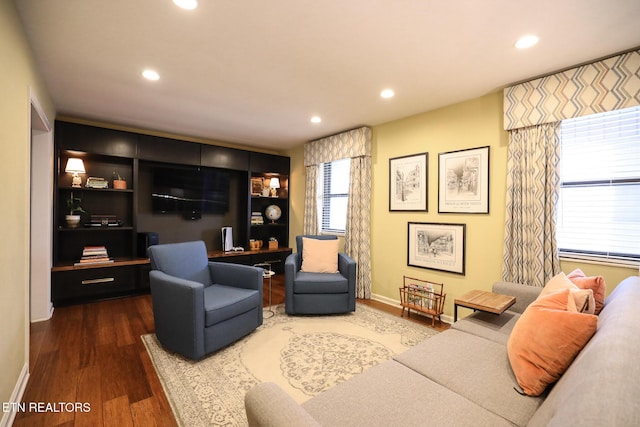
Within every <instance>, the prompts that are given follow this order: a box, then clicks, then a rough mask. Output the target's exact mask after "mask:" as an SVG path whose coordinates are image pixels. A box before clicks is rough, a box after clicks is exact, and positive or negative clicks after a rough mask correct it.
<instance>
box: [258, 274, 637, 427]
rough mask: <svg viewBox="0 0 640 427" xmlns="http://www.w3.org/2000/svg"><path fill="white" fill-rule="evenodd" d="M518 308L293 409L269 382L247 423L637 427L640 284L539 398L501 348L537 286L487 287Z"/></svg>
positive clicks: (473, 322)
mask: <svg viewBox="0 0 640 427" xmlns="http://www.w3.org/2000/svg"><path fill="white" fill-rule="evenodd" d="M493 290H494V292H499V293H503V294H509V295H514V296H516V298H517V303H516V304H515V305H514V306H512V307H511V309H510V310H508V311H507V312H505V313H503V314H502V315H500V316H495V315H492V314H487V313H482V312H475V313H473V314H471V315H470V316H468V317H466V318H464V319H462V320H460V321H458V322H456V323H455V324H454V325H453V326H452V327H451V329H449V330H447V331H445V332H442V333H440V334H438V335H436V336H433V337H431V338H429V339H428V340H426V341H424V342H422V343H420V344H418V345H417V346H415V347H413V348H411V349H409V350H407V351H405V352H404V353H401V354H399V355H398V356H396V357H394V358H393V359H392V360H389V361H387V362H384V363H382V364H380V365H378V366H375V367H373V368H371V369H369V370H367V371H366V372H364V373H362V374H360V375H357V376H355V377H353V378H351V379H350V380H348V381H346V382H344V383H342V384H339V385H338V386H336V387H334V388H332V389H330V390H327V391H326V392H324V393H321V394H319V395H318V396H316V397H314V398H312V399H310V400H308V401H306V402H304V403H303V404H302V405H299V404H297V403H296V402H295V401H294V400H293V399H292V398H291V397H290V396H288V395H287V394H286V393H284V391H283V390H282V389H281V388H279V387H278V386H277V385H275V384H273V383H262V384H258V385H256V386H255V387H254V388H252V389H251V390H250V391H249V392H248V393H247V394H246V396H245V408H246V412H247V418H248V421H249V425H250V426H293V425H295V426H318V425H323V426H390V425H404V426H417V425H420V426H423V425H424V426H471V425H473V426H512V425H518V426H525V425H527V426H563V427H564V426H570V425H580V426H637V425H640V398H639V396H640V363H638V362H637V359H638V357H640V277H637V276H634V277H629V278H627V279H625V280H624V281H622V282H621V283H620V284H619V285H618V286H617V287H616V289H615V290H614V291H613V292H612V293H611V295H610V296H609V297H608V298H607V300H606V302H605V306H604V309H603V310H602V312H601V313H600V315H599V318H598V329H597V332H596V334H595V335H594V336H593V337H592V338H591V340H590V341H589V342H588V343H587V345H586V346H585V347H584V348H583V349H582V351H581V352H580V353H579V354H578V356H577V357H576V359H575V360H574V361H573V363H572V364H571V366H569V369H568V370H567V371H566V372H565V373H564V375H563V376H562V377H561V378H560V380H559V381H558V382H557V383H556V384H555V385H553V386H552V387H550V388H549V389H547V391H545V393H544V394H543V395H542V396H539V397H530V396H525V395H521V394H519V393H518V392H517V391H516V390H515V388H517V387H518V384H517V382H516V379H515V376H514V374H513V371H512V370H511V366H510V364H509V360H508V357H507V349H506V343H507V341H508V338H509V334H510V332H511V329H512V328H513V325H514V324H515V322H516V320H517V319H518V318H519V316H520V314H521V313H522V312H523V311H524V309H525V308H526V307H527V306H528V305H529V303H530V302H532V301H533V300H534V299H535V298H536V297H537V295H538V292H539V291H540V290H541V288H533V287H529V286H524V285H519V284H514V283H504V282H501V283H496V284H495V285H494V286H493Z"/></svg>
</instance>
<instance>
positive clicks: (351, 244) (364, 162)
mask: <svg viewBox="0 0 640 427" xmlns="http://www.w3.org/2000/svg"><path fill="white" fill-rule="evenodd" d="M370 205H371V157H369V156H361V157H355V158H353V159H351V168H350V170H349V202H348V206H347V230H346V233H345V243H344V250H345V252H346V253H347V254H349V256H351V257H352V258H353V259H354V260H355V261H356V262H357V263H358V269H357V280H356V283H357V286H356V297H358V298H365V299H370V298H371V249H370V248H371V241H370V236H371V232H370V229H369V226H370V223H371V212H370V208H369V207H370Z"/></svg>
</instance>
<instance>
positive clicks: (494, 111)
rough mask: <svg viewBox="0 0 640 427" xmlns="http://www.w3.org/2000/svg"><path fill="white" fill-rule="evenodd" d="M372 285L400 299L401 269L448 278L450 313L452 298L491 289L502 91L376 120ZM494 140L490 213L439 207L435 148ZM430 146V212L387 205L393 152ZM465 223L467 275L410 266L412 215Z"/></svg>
mask: <svg viewBox="0 0 640 427" xmlns="http://www.w3.org/2000/svg"><path fill="white" fill-rule="evenodd" d="M373 138H374V158H373V189H374V190H373V200H372V209H373V212H372V227H371V230H372V235H371V240H372V245H371V255H372V263H371V265H372V278H373V286H372V292H373V293H374V294H375V295H376V296H379V297H382V298H390V299H393V300H398V299H399V294H398V288H399V286H401V285H402V276H403V275H407V276H411V277H417V278H422V279H426V280H431V281H434V282H439V283H444V285H445V292H446V293H447V300H446V302H445V314H451V313H452V312H453V300H454V298H456V297H458V296H460V295H462V294H463V293H465V292H467V291H469V290H471V289H478V288H479V289H490V288H491V284H492V283H493V282H494V281H495V280H497V279H499V278H500V276H501V273H502V246H503V245H502V241H503V233H504V230H503V224H504V204H505V191H504V186H505V182H506V175H505V174H506V159H507V134H506V133H505V132H504V131H503V130H502V94H501V93H494V94H491V95H487V96H484V97H481V98H477V99H474V100H471V101H467V102H464V103H461V104H457V105H453V106H450V107H447V108H443V109H439V110H436V111H433V112H428V113H424V114H420V115H417V116H412V117H408V118H405V119H402V120H397V121H394V122H391V123H386V124H383V125H380V126H376V127H374V128H373ZM482 146H490V157H489V169H490V176H489V184H490V194H489V203H490V205H489V212H490V213H489V214H475V215H469V214H439V213H438V153H443V152H448V151H455V150H462V149H467V148H475V147H482ZM421 152H428V153H429V171H428V172H429V173H428V188H429V193H428V201H429V211H428V212H389V158H393V157H399V156H406V155H410V154H415V153H421ZM408 222H435V223H454V224H466V263H465V264H466V267H465V275H464V276H462V275H458V274H453V273H447V272H442V271H436V270H426V269H423V268H417V267H409V266H407V223H408Z"/></svg>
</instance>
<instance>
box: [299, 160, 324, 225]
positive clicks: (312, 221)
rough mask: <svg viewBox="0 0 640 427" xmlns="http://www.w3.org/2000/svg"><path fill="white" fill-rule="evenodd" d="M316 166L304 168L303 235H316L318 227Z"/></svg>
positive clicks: (317, 168) (317, 167)
mask: <svg viewBox="0 0 640 427" xmlns="http://www.w3.org/2000/svg"><path fill="white" fill-rule="evenodd" d="M319 169H320V167H319V166H318V165H309V166H307V168H306V172H307V177H306V180H305V185H306V186H305V188H306V190H305V193H304V219H303V231H304V234H318V230H319V229H320V226H319V224H318V197H317V194H318V170H319Z"/></svg>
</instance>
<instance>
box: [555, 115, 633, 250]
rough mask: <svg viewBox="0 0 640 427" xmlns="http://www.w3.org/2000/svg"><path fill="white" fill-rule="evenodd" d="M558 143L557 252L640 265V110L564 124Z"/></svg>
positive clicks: (576, 119)
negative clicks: (559, 162)
mask: <svg viewBox="0 0 640 427" xmlns="http://www.w3.org/2000/svg"><path fill="white" fill-rule="evenodd" d="M560 140H561V145H562V155H561V159H562V160H561V189H560V198H559V201H558V209H557V225H558V227H557V240H558V247H559V249H560V251H561V253H563V254H574V255H575V254H577V255H580V254H583V255H589V256H595V257H600V258H613V259H632V260H640V107H633V108H628V109H624V110H617V111H611V112H606V113H601V114H595V115H591V116H585V117H579V118H575V119H568V120H564V121H563V122H562V125H561V128H560Z"/></svg>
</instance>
